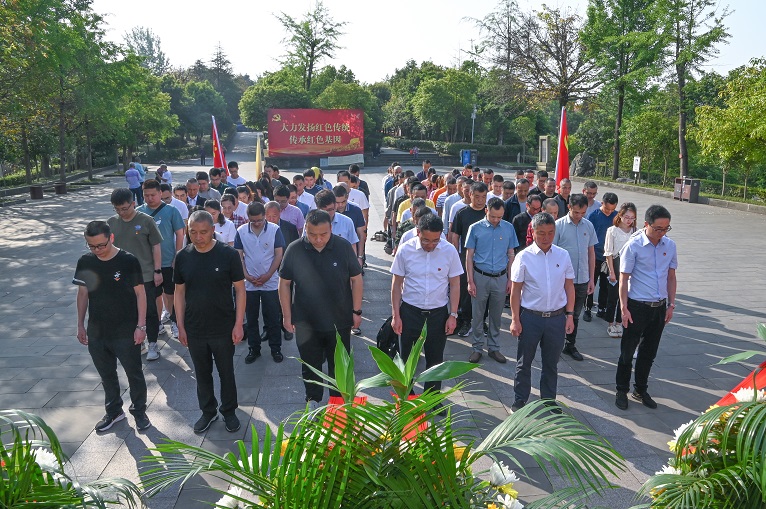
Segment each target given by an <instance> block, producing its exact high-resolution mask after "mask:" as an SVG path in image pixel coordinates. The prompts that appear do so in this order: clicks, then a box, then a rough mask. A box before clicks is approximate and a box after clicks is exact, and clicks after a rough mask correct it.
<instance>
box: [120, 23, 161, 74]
mask: <svg viewBox="0 0 766 509" xmlns="http://www.w3.org/2000/svg"><path fill="white" fill-rule="evenodd" d="M124 40H125V46H126V47H127V48H128V51H130V52H132V53H135V54H136V55H138V56H139V57H141V58H142V62H141V65H142V66H143V67H145V68H146V69H149V71H150V72H151V73H152V74H154V75H155V76H162V75H163V74H165V73H166V72H167V71H168V70H169V69H170V61H169V60H168V58H167V56H165V52H164V51H162V42H161V41H160V36H159V35H157V34H155V33H154V32H153V31H152V30H151V29H150V28H144V27H135V28H133V29H132V30H131V31H130V32H128V33H126V34H125V36H124Z"/></svg>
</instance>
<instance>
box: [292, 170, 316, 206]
mask: <svg viewBox="0 0 766 509" xmlns="http://www.w3.org/2000/svg"><path fill="white" fill-rule="evenodd" d="M293 185H294V186H295V188H296V189H297V190H298V201H299V202H301V203H303V204H304V205H306V206H307V207H308V208H309V210H314V209H315V208H317V204H316V202H315V201H314V195H313V194H311V193H307V192H306V179H305V178H304V177H303V175H296V176H294V177H293Z"/></svg>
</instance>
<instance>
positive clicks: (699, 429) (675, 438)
mask: <svg viewBox="0 0 766 509" xmlns="http://www.w3.org/2000/svg"><path fill="white" fill-rule="evenodd" d="M692 424H694V420H691V421H689V422H687V423H686V424H682V425H680V426H679V427H678V428H676V429H675V430H674V431H673V440H671V441H670V442H668V445H669V446H670V450H671V451H672V452H675V450H676V445H677V443H678V439H679V438H680V437H681V435H682V434H683V432H684V431H686V430H687V429H689V427H690V426H691V425H692ZM701 433H702V426H699V425H698V426H696V427H695V428H694V431H693V432H692V436H691V440H699V437H700V434H701Z"/></svg>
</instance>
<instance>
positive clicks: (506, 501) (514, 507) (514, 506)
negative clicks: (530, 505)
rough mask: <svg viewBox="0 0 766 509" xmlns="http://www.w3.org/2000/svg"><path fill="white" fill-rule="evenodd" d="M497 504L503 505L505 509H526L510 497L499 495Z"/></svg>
mask: <svg viewBox="0 0 766 509" xmlns="http://www.w3.org/2000/svg"><path fill="white" fill-rule="evenodd" d="M497 503H498V504H501V507H502V508H503V509H524V504H522V503H521V502H519V501H518V499H515V498H513V497H512V496H510V495H505V496H503V495H498V496H497Z"/></svg>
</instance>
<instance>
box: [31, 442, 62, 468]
mask: <svg viewBox="0 0 766 509" xmlns="http://www.w3.org/2000/svg"><path fill="white" fill-rule="evenodd" d="M32 454H33V455H34V456H35V461H36V462H37V464H38V465H40V468H42V469H43V470H46V471H48V472H58V471H59V469H60V468H61V465H59V460H58V458H56V455H55V454H53V453H52V452H50V451H46V450H45V449H43V448H42V447H36V448H34V449H33V450H32Z"/></svg>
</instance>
